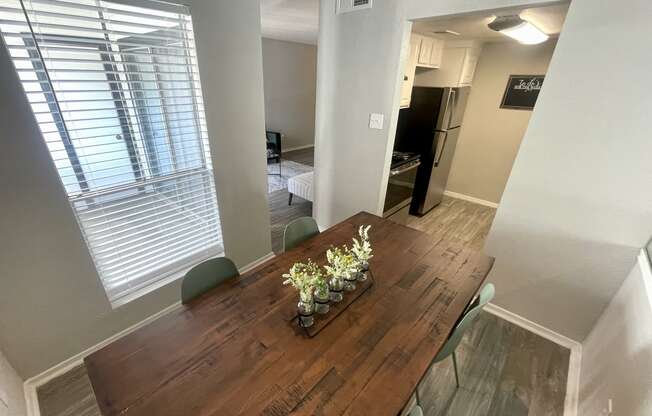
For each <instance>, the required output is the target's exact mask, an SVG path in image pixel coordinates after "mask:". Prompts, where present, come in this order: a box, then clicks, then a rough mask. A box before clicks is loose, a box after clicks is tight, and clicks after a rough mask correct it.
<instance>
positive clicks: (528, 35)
mask: <svg viewBox="0 0 652 416" xmlns="http://www.w3.org/2000/svg"><path fill="white" fill-rule="evenodd" d="M489 29H491V30H495V31H496V32H500V33H502V34H503V35H506V36H509V37H510V38H513V39H516V40H517V41H518V42H519V43H523V44H525V45H536V44H537V43H542V42H545V41H546V40H548V35H546V34H545V33H543V32H542V31H541V29H539V28H538V27H536V26H534V25H533V24H532V23H530V22H528V21H526V20H523V19H521V18H520V16H497V17H496V18H495V19H494V20H493V21H492V22H491V23H489Z"/></svg>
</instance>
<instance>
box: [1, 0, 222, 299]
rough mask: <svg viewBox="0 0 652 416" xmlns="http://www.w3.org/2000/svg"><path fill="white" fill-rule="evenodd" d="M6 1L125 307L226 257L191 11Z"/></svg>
mask: <svg viewBox="0 0 652 416" xmlns="http://www.w3.org/2000/svg"><path fill="white" fill-rule="evenodd" d="M147 1H148V0H143V1H140V2H139V4H143V5H147V6H146V7H141V6H138V7H134V6H128V5H125V4H124V2H122V1H121V2H120V3H118V2H116V3H113V2H109V1H103V0H0V31H1V33H2V38H3V40H4V43H5V45H6V47H7V48H8V50H9V52H10V54H11V56H12V59H13V62H14V66H15V67H16V71H17V72H18V74H19V76H20V79H21V81H22V84H23V87H24V89H25V93H26V95H27V97H28V99H29V101H30V103H31V106H32V110H33V111H34V114H35V116H36V119H37V121H38V123H39V126H40V129H41V132H42V134H43V139H44V141H45V143H46V145H47V147H48V149H49V151H50V154H51V156H52V159H53V161H54V164H55V165H56V168H57V171H58V173H59V176H60V178H61V181H62V183H63V186H64V188H65V190H66V192H67V195H68V198H69V200H70V204H71V205H72V208H73V210H74V212H75V214H76V217H77V220H78V223H79V226H80V228H81V230H82V233H83V235H84V238H85V240H86V244H87V245H88V248H89V251H90V253H91V255H92V257H93V260H94V262H95V266H96V268H97V271H98V274H99V276H100V278H101V280H102V283H103V285H104V288H105V290H106V293H107V296H108V298H109V300H110V301H111V303H112V304H113V305H114V306H117V305H120V304H123V303H125V302H128V301H129V300H131V299H133V298H135V297H137V296H139V295H140V294H142V293H144V292H146V291H149V290H151V289H152V288H154V287H158V286H159V285H161V284H163V283H165V282H167V281H169V280H171V279H174V278H177V277H179V276H180V275H181V274H182V273H183V272H184V271H185V270H187V269H188V268H189V267H191V266H192V265H194V264H196V263H197V262H199V261H201V260H203V259H206V258H209V257H214V256H217V255H220V254H222V253H223V247H222V235H221V229H220V223H219V214H218V208H217V202H216V201H217V199H216V196H215V186H214V183H213V173H212V167H211V159H210V150H209V147H208V137H207V131H206V122H205V115H204V109H203V102H202V97H201V86H200V82H199V72H198V68H197V57H196V52H195V45H194V38H193V30H192V21H191V18H190V13H189V10H188V9H187V7H185V6H177V5H173V4H169V3H156V2H153V1H151V2H149V3H148V2H147Z"/></svg>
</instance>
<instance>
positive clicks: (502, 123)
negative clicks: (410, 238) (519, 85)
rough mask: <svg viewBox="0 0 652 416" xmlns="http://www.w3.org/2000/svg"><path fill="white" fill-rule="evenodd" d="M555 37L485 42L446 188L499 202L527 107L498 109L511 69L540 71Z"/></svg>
mask: <svg viewBox="0 0 652 416" xmlns="http://www.w3.org/2000/svg"><path fill="white" fill-rule="evenodd" d="M555 43H556V40H549V41H548V42H545V43H543V44H541V45H521V44H519V43H516V42H511V41H508V42H496V43H488V44H485V45H484V47H483V49H482V53H481V55H480V60H479V62H478V66H477V69H476V72H475V78H474V79H473V86H472V87H471V93H470V94H469V99H468V102H467V106H466V112H465V114H464V122H463V124H462V129H461V131H460V136H459V141H458V144H457V149H456V150H455V157H454V158H453V166H452V168H451V172H450V176H449V178H448V184H447V186H446V189H447V190H449V191H452V192H457V193H460V194H464V195H469V196H472V197H474V198H479V199H484V200H486V201H490V202H495V203H499V202H500V197H501V196H502V194H503V190H504V189H505V184H506V183H507V178H508V177H509V173H510V172H511V170H512V165H513V164H514V159H515V158H516V153H517V152H518V149H519V146H520V145H521V140H522V139H523V136H524V135H525V130H526V129H527V125H528V122H529V121H530V116H531V115H532V112H531V111H524V110H508V109H502V108H500V102H501V100H502V98H503V93H504V92H505V85H506V84H507V79H508V77H509V75H510V74H513V75H516V74H526V75H529V74H532V75H534V74H545V73H546V71H547V69H548V64H549V63H550V58H551V57H552V52H553V50H554V48H555Z"/></svg>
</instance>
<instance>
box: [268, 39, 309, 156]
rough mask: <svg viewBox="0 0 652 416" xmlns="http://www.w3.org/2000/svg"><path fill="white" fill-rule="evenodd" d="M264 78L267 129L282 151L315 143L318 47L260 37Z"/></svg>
mask: <svg viewBox="0 0 652 416" xmlns="http://www.w3.org/2000/svg"><path fill="white" fill-rule="evenodd" d="M263 80H264V84H265V125H266V128H267V130H272V131H280V132H281V133H283V134H285V137H284V142H283V150H284V151H285V150H287V149H292V148H297V147H305V146H311V145H314V143H315V89H316V86H317V46H315V45H307V44H305V43H296V42H286V41H282V40H274V39H265V38H263Z"/></svg>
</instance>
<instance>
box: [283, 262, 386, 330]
mask: <svg viewBox="0 0 652 416" xmlns="http://www.w3.org/2000/svg"><path fill="white" fill-rule="evenodd" d="M373 284H374V279H373V274H372V272H371V269H369V270H368V271H367V280H364V281H356V287H355V290H353V291H351V292H346V291H344V292H342V294H343V296H344V298H343V299H342V300H341V301H340V302H332V301H331V302H329V303H328V305H329V306H330V310H329V311H328V313H325V314H323V315H320V314H318V313H315V314H314V315H313V318H314V320H315V323H314V324H312V326H309V327H304V326H303V325H301V320H300V319H299V314H298V313H296V312H295V313H294V316H293V318H292V319H290V321H289V322H290V325H292V326H293V327H294V328H295V331H296V332H300V333H303V334H305V335H307V336H309V337H310V338H312V337H314V336H315V335H317V334H318V333H319V332H320V331H321V330H322V329H324V328H326V326H328V324H330V323H331V322H332V321H333V320H334V319H335V318H337V317H338V316H339V315H340V314H341V313H342V312H344V311H345V310H346V308H348V307H349V306H350V305H351V304H352V303H353V302H355V301H356V300H357V299H358V298H359V297H360V296H362V295H363V294H364V293H365V292H366V291H367V289H369V288H370V287H371V286H372V285H373Z"/></svg>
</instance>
